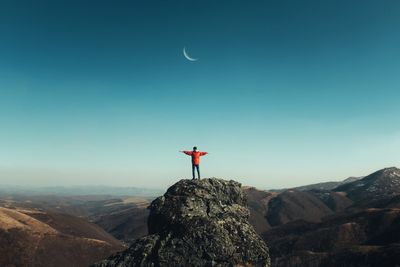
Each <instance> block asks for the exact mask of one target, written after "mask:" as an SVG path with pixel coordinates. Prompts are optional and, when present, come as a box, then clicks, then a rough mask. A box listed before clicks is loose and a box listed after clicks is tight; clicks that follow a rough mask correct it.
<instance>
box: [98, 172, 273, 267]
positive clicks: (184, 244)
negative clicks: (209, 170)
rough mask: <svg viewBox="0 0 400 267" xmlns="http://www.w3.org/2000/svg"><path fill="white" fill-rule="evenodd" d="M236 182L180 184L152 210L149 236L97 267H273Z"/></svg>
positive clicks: (206, 180) (213, 181)
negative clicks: (252, 223) (250, 220)
mask: <svg viewBox="0 0 400 267" xmlns="http://www.w3.org/2000/svg"><path fill="white" fill-rule="evenodd" d="M246 205H247V203H246V195H245V193H244V192H243V190H242V189H241V185H240V184H239V183H237V182H235V181H225V180H221V179H215V178H212V179H203V180H181V181H179V182H177V183H176V184H175V185H173V186H171V187H170V188H169V189H168V190H167V192H166V193H165V194H164V196H161V197H159V198H157V199H155V200H154V201H153V202H152V203H151V205H150V206H149V209H150V215H149V219H148V228H149V235H148V236H146V237H143V238H141V239H138V240H136V241H135V242H134V243H132V244H131V246H130V247H129V248H128V249H127V250H125V251H123V252H120V253H118V254H115V255H113V256H111V257H110V258H108V259H107V260H104V261H102V262H99V263H97V264H96V265H95V266H98V267H100V266H101V267H106V266H107V267H108V266H176V267H178V266H185V267H186V266H263V267H264V266H266V267H269V266H270V258H269V251H268V247H267V245H266V244H265V243H264V241H263V240H262V239H261V238H260V237H259V236H258V234H257V233H256V232H255V230H254V228H253V226H251V225H250V224H249V221H248V220H249V210H248V209H247V206H246Z"/></svg>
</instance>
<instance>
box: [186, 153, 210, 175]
mask: <svg viewBox="0 0 400 267" xmlns="http://www.w3.org/2000/svg"><path fill="white" fill-rule="evenodd" d="M180 152H183V153H185V154H186V155H188V156H192V175H193V179H196V176H195V169H197V176H198V177H199V180H200V167H199V164H200V157H201V156H204V155H207V154H208V153H207V152H200V151H197V147H193V151H180Z"/></svg>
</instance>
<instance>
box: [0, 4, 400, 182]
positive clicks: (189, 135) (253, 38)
mask: <svg viewBox="0 0 400 267" xmlns="http://www.w3.org/2000/svg"><path fill="white" fill-rule="evenodd" d="M399 12H400V2H399V1H368V0H362V1H361V0H359V1H355V0H350V1H349V0H347V1H320V0H318V1H317V0H315V1H311V0H309V1H294V0H293V1H113V2H111V1H18V2H17V1H2V2H1V3H0V184H20V185H77V184H103V185H118V186H121V185H122V186H124V185H129V186H132V185H133V186H144V187H154V188H157V187H165V186H167V185H170V184H172V183H173V182H174V181H176V180H177V179H180V178H186V177H190V168H191V167H190V161H189V158H187V156H185V155H183V154H182V155H181V154H179V153H178V151H179V150H182V149H190V148H191V147H192V146H193V145H197V146H198V147H199V149H200V150H205V151H208V152H210V155H208V156H206V157H204V158H203V161H202V166H201V168H202V173H203V176H205V177H210V176H216V177H223V178H226V179H236V180H239V181H240V182H242V183H243V184H246V185H254V186H257V187H261V188H276V187H290V186H295V185H302V184H306V183H313V182H320V181H326V180H339V179H344V178H346V177H347V176H351V175H354V176H357V175H366V174H368V173H370V172H372V171H374V170H377V169H380V168H383V167H387V166H396V165H397V166H398V165H399V164H398V161H399V160H400V157H399V152H398V151H399V149H400V124H399V123H398V117H399V115H400V106H399V105H398V99H399V97H400V90H399V89H400V75H399V72H400V50H399V49H398V47H400V30H399V29H400V17H399V16H398V14H399ZM184 46H185V47H186V48H187V50H188V52H189V53H190V55H192V56H193V57H195V58H199V60H198V61H196V62H190V61H188V60H186V59H185V58H184V57H183V54H182V49H183V47H184Z"/></svg>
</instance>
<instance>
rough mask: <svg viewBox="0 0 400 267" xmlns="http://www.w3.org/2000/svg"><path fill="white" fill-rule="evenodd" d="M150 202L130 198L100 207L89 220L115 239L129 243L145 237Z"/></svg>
mask: <svg viewBox="0 0 400 267" xmlns="http://www.w3.org/2000/svg"><path fill="white" fill-rule="evenodd" d="M149 205H150V201H148V200H147V199H143V198H137V197H131V198H126V199H124V200H123V201H121V202H118V201H116V202H113V203H109V204H108V205H104V206H100V205H99V208H98V209H97V210H96V211H95V212H93V213H92V215H91V216H90V218H91V219H92V220H93V222H94V223H96V224H97V225H99V226H101V227H102V228H103V229H104V230H106V231H107V232H108V233H110V234H112V235H113V236H114V237H115V238H117V239H119V240H123V241H126V242H130V241H131V240H133V239H137V238H140V237H143V236H145V235H147V233H148V230H147V217H148V216H149V210H148V209H147V207H148V206H149Z"/></svg>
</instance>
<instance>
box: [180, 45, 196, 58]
mask: <svg viewBox="0 0 400 267" xmlns="http://www.w3.org/2000/svg"><path fill="white" fill-rule="evenodd" d="M183 55H184V56H185V58H186V59H187V60H189V61H197V60H198V58H192V57H191V56H189V55H188V53H187V52H186V47H184V48H183Z"/></svg>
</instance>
